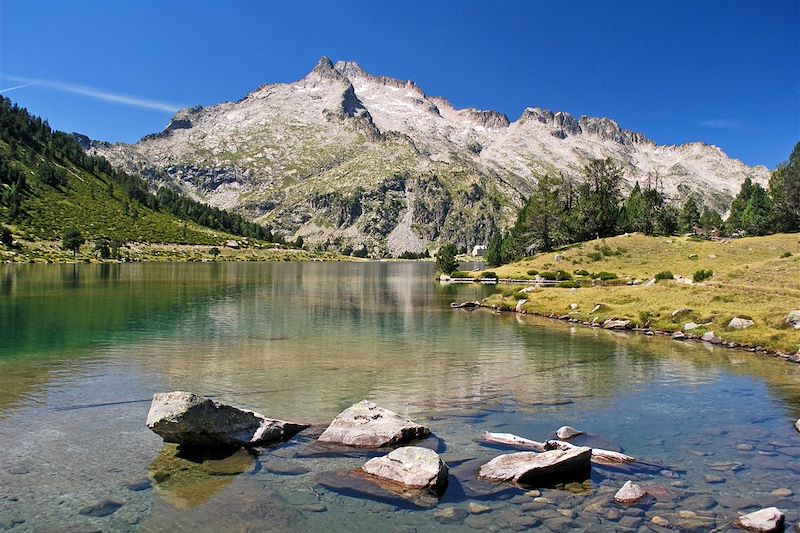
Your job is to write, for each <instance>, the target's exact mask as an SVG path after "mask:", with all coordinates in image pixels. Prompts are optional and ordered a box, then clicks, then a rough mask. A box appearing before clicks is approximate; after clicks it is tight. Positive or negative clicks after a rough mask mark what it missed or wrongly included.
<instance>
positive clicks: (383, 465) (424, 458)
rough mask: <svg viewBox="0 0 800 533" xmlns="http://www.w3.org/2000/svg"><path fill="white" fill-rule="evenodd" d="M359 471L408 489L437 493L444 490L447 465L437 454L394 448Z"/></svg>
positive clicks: (414, 449)
mask: <svg viewBox="0 0 800 533" xmlns="http://www.w3.org/2000/svg"><path fill="white" fill-rule="evenodd" d="M361 468H362V470H364V472H366V473H367V474H370V475H372V476H376V477H380V478H383V479H388V480H389V481H394V482H396V483H400V484H401V485H404V486H406V487H409V488H412V489H431V490H434V491H436V492H441V491H442V490H443V489H444V488H445V487H446V486H447V474H448V468H447V465H446V464H444V462H443V461H442V460H441V458H439V454H438V453H436V452H434V451H433V450H429V449H428V448H421V447H419V446H404V447H402V448H398V449H396V450H394V451H392V452H391V453H389V454H388V455H384V456H383V457H376V458H374V459H370V460H369V461H367V462H366V464H365V465H364V466H363V467H361Z"/></svg>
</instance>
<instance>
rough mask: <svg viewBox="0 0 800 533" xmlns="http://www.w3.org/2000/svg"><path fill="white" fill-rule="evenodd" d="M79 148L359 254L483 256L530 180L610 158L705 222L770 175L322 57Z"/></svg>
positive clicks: (714, 154)
mask: <svg viewBox="0 0 800 533" xmlns="http://www.w3.org/2000/svg"><path fill="white" fill-rule="evenodd" d="M89 150H90V151H94V152H97V153H99V154H101V155H104V156H105V157H107V158H108V159H109V160H110V161H112V163H113V164H115V165H117V166H120V167H122V168H124V169H125V170H128V171H135V172H139V173H140V174H142V175H144V176H145V177H147V178H148V179H149V180H150V181H151V182H152V183H154V184H170V185H173V186H178V187H179V188H181V189H183V190H184V191H186V192H187V193H189V194H191V195H193V196H194V197H195V198H197V199H201V200H203V201H208V202H209V203H211V204H212V205H215V206H219V207H224V208H232V209H236V210H238V211H240V212H242V213H245V214H247V215H248V216H250V217H252V218H254V219H256V220H258V221H259V222H263V223H266V224H270V225H272V226H273V227H275V228H276V229H278V230H279V231H282V232H284V233H287V234H291V235H301V236H303V237H304V239H305V241H306V243H308V244H309V245H311V246H315V247H317V248H320V249H333V248H337V247H338V248H341V247H346V246H366V247H368V248H369V249H370V253H371V255H373V256H384V255H398V254H399V253H402V252H403V251H420V250H422V249H424V248H428V247H435V246H436V245H437V243H438V242H440V241H444V240H448V241H455V242H457V243H459V244H460V245H461V246H470V245H472V244H480V243H485V242H487V241H488V239H489V238H490V237H491V235H492V234H493V233H494V232H496V231H497V230H498V229H500V228H502V227H507V226H508V225H510V224H511V223H512V222H513V219H514V217H515V214H516V210H517V208H518V207H519V206H520V205H521V204H522V202H523V201H524V199H525V198H526V197H527V196H529V195H530V194H531V193H532V191H533V186H534V184H535V182H536V179H537V178H538V177H539V176H542V175H544V174H546V173H566V174H578V173H579V172H580V169H581V167H582V166H583V165H584V164H586V162H588V160H590V159H592V158H597V157H611V158H613V159H615V160H616V161H618V162H619V163H620V164H621V165H622V166H623V168H624V169H625V173H626V183H625V184H624V187H625V188H628V187H631V186H632V185H633V183H634V182H636V181H641V180H645V179H648V180H651V179H655V180H656V181H657V182H659V183H660V187H662V188H663V190H664V192H665V193H666V194H667V195H669V196H670V197H672V198H673V199H675V200H676V201H680V200H682V199H683V198H685V197H687V196H689V195H692V196H694V197H696V198H697V199H698V200H700V201H702V202H703V203H705V204H707V205H709V206H711V207H714V208H715V209H717V210H724V209H725V208H727V204H728V203H729V202H730V200H731V199H732V198H733V196H734V195H735V194H736V192H737V191H738V188H739V186H740V184H741V182H742V181H743V180H744V179H745V178H746V177H750V178H751V179H753V180H754V181H756V182H760V183H765V182H766V180H767V179H768V176H769V171H768V170H767V169H766V168H765V167H760V166H757V167H748V166H747V165H745V164H744V163H742V162H741V161H737V160H734V159H731V158H729V157H727V155H726V154H725V153H724V152H723V151H722V150H721V149H719V148H718V147H715V146H711V145H707V144H705V143H699V142H693V143H686V144H682V145H673V146H662V145H657V144H656V143H655V142H653V141H652V140H650V139H648V138H647V137H646V136H645V135H644V134H642V133H638V132H634V131H631V130H627V129H623V128H621V127H620V126H619V125H618V123H617V122H616V121H614V120H612V119H610V118H605V117H599V118H598V117H588V116H581V117H579V118H576V117H574V116H573V115H571V114H569V113H566V112H563V111H550V110H546V109H542V108H538V107H528V108H526V109H525V110H524V111H523V112H522V113H521V115H520V116H519V117H518V118H517V119H516V120H514V121H511V120H509V118H508V117H507V116H506V115H504V114H503V113H500V112H498V111H495V110H481V109H475V108H466V109H457V108H456V107H454V106H453V105H452V104H451V103H450V102H448V101H447V100H446V99H444V98H442V97H434V96H428V95H427V94H426V93H425V92H424V90H423V89H422V88H421V87H419V86H418V85H417V84H416V83H414V82H413V81H410V80H408V81H403V80H397V79H394V78H390V77H386V76H374V75H372V74H369V73H367V72H366V71H364V70H363V69H362V68H361V67H360V66H359V65H358V63H356V62H353V61H337V62H336V63H335V64H334V63H333V62H331V60H330V59H328V58H327V57H323V58H321V59H320V60H319V61H318V62H317V64H316V65H315V66H314V68H313V69H312V70H311V71H310V72H309V73H308V74H307V75H306V76H304V77H303V78H301V79H300V80H297V81H295V82H291V83H272V84H266V85H262V86H260V87H258V88H257V89H256V90H254V91H252V92H251V93H249V94H247V95H246V96H245V97H243V98H242V99H240V100H238V101H236V102H223V103H220V104H215V105H212V106H207V107H199V106H197V107H193V108H187V109H184V110H181V111H179V112H178V113H176V114H175V116H174V117H173V118H172V120H171V121H170V122H169V124H168V125H167V127H166V128H165V129H164V130H163V131H162V132H159V133H155V134H151V135H147V136H145V137H143V138H142V140H140V141H139V142H138V143H135V144H131V145H127V144H115V145H110V144H107V143H93V144H92V145H91V147H90V148H89ZM390 234H391V235H392V238H391V239H390V238H389V237H390Z"/></svg>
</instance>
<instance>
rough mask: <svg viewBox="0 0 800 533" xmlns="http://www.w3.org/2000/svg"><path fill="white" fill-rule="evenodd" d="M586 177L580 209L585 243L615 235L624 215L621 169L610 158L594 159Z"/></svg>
mask: <svg viewBox="0 0 800 533" xmlns="http://www.w3.org/2000/svg"><path fill="white" fill-rule="evenodd" d="M583 173H584V182H583V183H582V184H581V185H580V187H579V188H578V205H577V212H578V219H579V222H580V227H581V229H582V233H583V235H581V237H583V239H582V240H586V239H594V238H600V237H610V236H612V235H616V234H617V232H618V230H619V226H620V215H621V209H620V205H621V203H622V193H621V192H620V184H621V183H622V180H623V175H622V168H621V167H619V166H618V165H617V164H616V163H614V161H613V160H612V159H611V158H607V159H594V160H592V161H591V162H589V164H588V165H586V166H585V167H584V170H583Z"/></svg>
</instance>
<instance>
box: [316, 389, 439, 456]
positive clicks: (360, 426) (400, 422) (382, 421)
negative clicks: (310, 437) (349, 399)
mask: <svg viewBox="0 0 800 533" xmlns="http://www.w3.org/2000/svg"><path fill="white" fill-rule="evenodd" d="M430 433H431V430H430V429H428V428H427V427H425V426H423V425H420V424H417V423H415V422H412V421H411V420H408V419H407V418H403V417H402V416H400V415H398V414H397V413H395V412H394V411H390V410H388V409H384V408H383V407H379V406H377V405H375V404H374V403H372V402H370V401H367V400H362V401H360V402H358V403H357V404H355V405H353V406H351V407H348V408H347V409H345V410H344V411H342V412H341V413H340V414H339V415H338V416H337V417H336V418H334V419H333V422H331V424H330V425H329V426H328V429H326V430H325V431H324V432H323V433H322V435H320V437H319V439H318V440H319V442H327V443H331V444H344V445H346V446H358V447H362V448H381V447H383V446H392V445H395V444H403V443H406V442H409V441H412V440H415V439H422V438H425V437H427V436H428V435H430Z"/></svg>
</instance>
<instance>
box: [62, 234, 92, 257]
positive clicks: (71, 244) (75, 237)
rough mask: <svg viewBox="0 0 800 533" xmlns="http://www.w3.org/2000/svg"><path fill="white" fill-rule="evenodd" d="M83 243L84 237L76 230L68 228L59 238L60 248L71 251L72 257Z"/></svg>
mask: <svg viewBox="0 0 800 533" xmlns="http://www.w3.org/2000/svg"><path fill="white" fill-rule="evenodd" d="M85 242H86V237H84V236H83V233H81V232H80V231H79V230H78V229H76V228H69V229H68V230H67V231H65V232H64V235H62V237H61V247H62V248H63V249H64V250H70V251H72V256H73V257H75V256H76V255H77V253H78V250H80V248H81V244H83V243H85Z"/></svg>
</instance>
